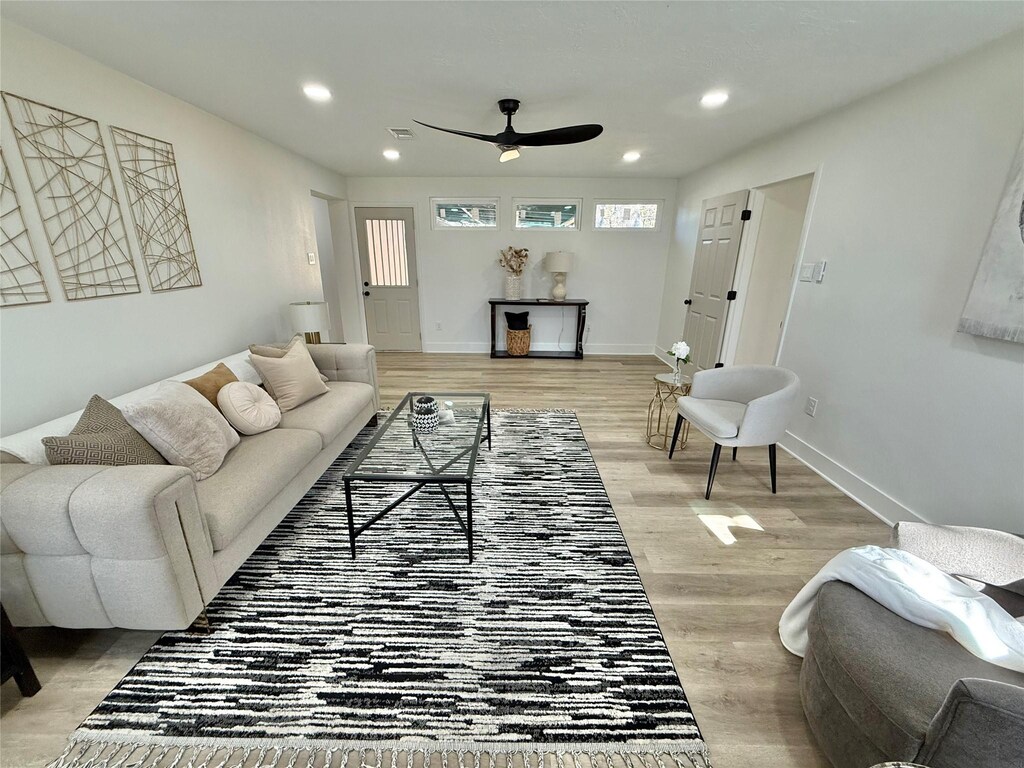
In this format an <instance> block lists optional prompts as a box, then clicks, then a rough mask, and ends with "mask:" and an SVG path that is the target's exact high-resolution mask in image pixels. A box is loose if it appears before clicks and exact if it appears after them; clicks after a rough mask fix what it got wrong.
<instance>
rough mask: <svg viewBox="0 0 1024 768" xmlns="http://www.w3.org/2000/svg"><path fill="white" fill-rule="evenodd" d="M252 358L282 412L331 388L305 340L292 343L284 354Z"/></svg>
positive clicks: (252, 356) (296, 406)
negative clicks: (323, 380)
mask: <svg viewBox="0 0 1024 768" xmlns="http://www.w3.org/2000/svg"><path fill="white" fill-rule="evenodd" d="M249 359H250V360H252V364H253V367H254V368H255V369H256V370H257V371H258V372H259V374H260V378H261V379H263V384H264V386H265V387H266V388H267V392H269V393H270V394H271V396H272V397H273V398H274V399H275V400H276V401H277V404H278V406H279V407H280V408H281V412H282V413H283V412H285V411H290V410H292V409H293V408H298V407H299V406H300V405H302V404H303V403H304V402H306V401H307V400H312V399H313V398H314V397H316V396H317V395H322V394H324V393H325V392H330V390H329V389H328V388H327V385H326V384H324V383H323V382H322V381H321V380H320V371H318V370H317V368H316V365H315V364H314V363H313V358H312V357H310V356H309V350H308V349H306V345H305V344H292V345H291V347H290V348H289V350H288V351H287V352H286V353H285V355H284V356H283V357H264V356H262V355H250V356H249Z"/></svg>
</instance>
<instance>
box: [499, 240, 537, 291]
mask: <svg viewBox="0 0 1024 768" xmlns="http://www.w3.org/2000/svg"><path fill="white" fill-rule="evenodd" d="M529 258H530V249H529V248H513V247H512V246H511V245H510V246H509V247H508V248H506V249H505V250H503V251H502V252H501V257H500V258H499V259H498V264H500V265H501V268H502V269H504V270H505V298H506V299H509V300H511V301H518V300H519V299H521V298H523V271H524V270H525V269H526V260H527V259H529Z"/></svg>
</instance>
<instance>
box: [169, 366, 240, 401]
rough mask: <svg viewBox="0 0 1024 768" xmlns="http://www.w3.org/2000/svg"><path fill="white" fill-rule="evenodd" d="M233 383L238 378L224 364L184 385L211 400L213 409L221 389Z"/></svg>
mask: <svg viewBox="0 0 1024 768" xmlns="http://www.w3.org/2000/svg"><path fill="white" fill-rule="evenodd" d="M232 381H238V377H237V376H235V374H233V373H232V372H231V369H230V368H228V367H227V366H226V365H224V363H217V365H216V366H215V367H214V368H212V369H211V370H209V371H207V372H206V373H204V374H203V375H202V376H196V377H195V378H194V379H189V380H188V381H185V382H182V383H184V384H188V385H189V386H190V387H192V389H194V390H195V391H196V392H198V393H199V394H200V395H202V396H203V397H205V398H206V399H207V400H209V401H210V403H211V404H212V405H213V407H214V408H216V407H217V393H218V392H220V388H221V387H223V386H224V385H225V384H230V383H231V382H232Z"/></svg>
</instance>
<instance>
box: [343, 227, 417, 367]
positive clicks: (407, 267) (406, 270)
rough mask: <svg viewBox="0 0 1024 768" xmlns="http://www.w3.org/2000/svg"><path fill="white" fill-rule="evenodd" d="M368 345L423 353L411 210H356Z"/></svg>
mask: <svg viewBox="0 0 1024 768" xmlns="http://www.w3.org/2000/svg"><path fill="white" fill-rule="evenodd" d="M354 213H355V222H356V242H357V245H358V248H359V267H360V271H361V274H362V278H363V285H362V294H363V311H364V312H365V313H366V335H367V341H368V342H369V343H370V344H372V345H373V346H375V347H376V348H377V349H379V350H394V351H402V352H419V351H420V349H421V345H422V342H421V340H420V308H419V287H418V285H419V281H418V280H417V274H416V233H415V229H414V226H413V224H414V222H413V209H412V208H376V207H375V208H356V209H355V211H354Z"/></svg>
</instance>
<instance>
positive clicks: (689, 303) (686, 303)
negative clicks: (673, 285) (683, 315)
mask: <svg viewBox="0 0 1024 768" xmlns="http://www.w3.org/2000/svg"><path fill="white" fill-rule="evenodd" d="M683 304H685V305H686V306H690V305H691V304H693V302H692V301H690V300H689V299H687V300H686V301H684V302H683Z"/></svg>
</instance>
